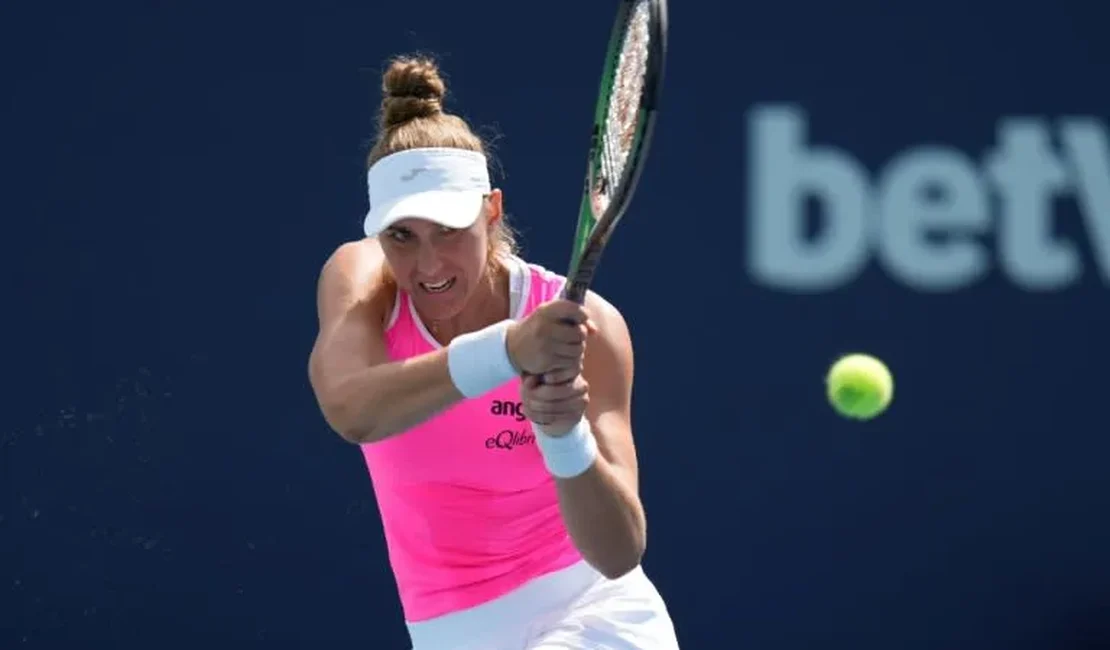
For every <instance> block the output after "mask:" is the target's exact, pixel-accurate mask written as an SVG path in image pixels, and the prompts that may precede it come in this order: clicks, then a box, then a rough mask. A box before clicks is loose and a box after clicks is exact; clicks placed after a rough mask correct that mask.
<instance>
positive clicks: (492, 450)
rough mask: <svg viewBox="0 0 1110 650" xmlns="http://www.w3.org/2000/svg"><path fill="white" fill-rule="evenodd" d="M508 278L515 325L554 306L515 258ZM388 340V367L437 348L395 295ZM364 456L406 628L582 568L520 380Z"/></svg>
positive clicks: (546, 280) (549, 283)
mask: <svg viewBox="0 0 1110 650" xmlns="http://www.w3.org/2000/svg"><path fill="white" fill-rule="evenodd" d="M509 268H510V272H511V273H510V310H511V311H510V313H511V314H512V315H513V318H515V319H519V318H521V317H523V316H525V315H527V314H529V313H531V312H532V310H534V309H535V308H536V307H537V306H539V305H540V304H542V303H544V302H547V301H549V300H551V299H553V298H556V297H557V296H558V294H559V291H560V290H561V289H562V287H563V283H564V281H565V279H564V278H563V277H562V276H559V275H556V274H554V273H551V272H550V271H547V270H546V269H543V268H541V267H539V266H536V265H532V264H526V263H525V262H523V261H522V260H519V259H517V258H512V260H511V261H510V263H509ZM385 341H386V346H387V348H388V350H389V354H390V356H391V358H392V359H393V360H399V359H405V358H408V357H413V356H416V355H420V354H424V353H427V352H431V351H433V350H435V349H437V348H440V347H441V346H440V344H439V343H438V342H436V340H435V339H434V338H433V337H432V335H431V334H430V333H429V332H428V330H427V329H425V327H424V324H423V323H422V322H421V321H420V318H419V316H418V315H417V313H416V310H415V309H414V308H413V307H412V302H411V301H410V300H409V298H408V296H407V295H405V294H404V293H403V292H400V293H398V296H397V300H396V301H395V305H394V309H393V314H392V315H391V317H390V322H389V324H388V327H387V328H386V333H385ZM362 452H363V456H364V457H365V459H366V465H367V468H368V470H369V472H370V479H371V482H372V484H373V488H374V493H375V496H376V498H377V502H378V509H379V511H380V512H381V516H382V528H383V530H384V532H385V539H386V546H387V548H388V551H389V560H390V564H391V565H392V567H393V574H394V577H395V579H396V582H397V588H398V591H399V594H400V599H401V606H402V608H403V610H404V614H405V619H406V620H408V621H410V622H417V621H423V620H427V619H430V618H434V617H437V616H440V615H443V614H447V613H450V612H454V611H458V610H461V609H466V608H468V607H472V606H475V605H479V604H481V603H484V602H486V601H489V600H492V599H494V598H497V597H498V596H501V595H503V594H505V593H508V592H510V591H512V590H513V589H515V588H517V587H519V586H520V585H522V584H523V583H525V582H527V581H528V580H531V579H532V578H535V577H538V576H541V575H545V574H547V573H550V572H552V571H557V570H559V569H562V568H565V567H567V566H570V565H571V564H574V563H575V562H577V561H579V560H580V559H581V555H579V553H578V551H577V549H576V548H575V546H574V544H573V542H572V541H571V539H570V536H569V534H568V533H567V530H566V528H565V526H564V524H563V519H562V515H561V513H560V512H559V502H558V498H557V494H556V491H555V482H554V479H553V478H552V477H551V475H550V474H549V473H548V472H547V470H546V468H545V467H544V464H543V459H542V458H541V456H540V452H539V450H538V449H537V448H536V442H535V437H534V435H533V433H532V426H531V423H530V422H528V421H527V419H526V418H525V417H524V414H523V413H522V412H521V410H520V380H519V379H514V380H512V381H510V382H509V383H507V384H504V385H503V386H501V387H499V388H497V389H495V390H493V391H491V392H489V393H487V394H485V395H483V396H482V397H479V398H475V399H466V400H463V401H461V402H459V403H457V404H456V405H455V406H454V407H452V408H450V409H448V410H446V411H444V412H442V413H440V414H439V415H438V416H435V417H433V418H431V419H429V420H427V421H425V422H424V423H423V424H420V425H417V426H416V427H413V428H412V429H409V430H408V431H406V432H404V433H401V434H398V435H395V436H393V437H391V438H388V439H386V440H383V441H380V442H376V443H371V444H366V445H362Z"/></svg>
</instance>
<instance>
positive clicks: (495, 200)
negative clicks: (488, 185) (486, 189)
mask: <svg viewBox="0 0 1110 650" xmlns="http://www.w3.org/2000/svg"><path fill="white" fill-rule="evenodd" d="M501 200H502V196H501V190H499V189H493V190H490V193H489V195H488V196H486V223H487V224H488V225H489V226H490V227H491V228H492V227H493V226H496V225H497V224H498V222H500V221H501V219H502V218H503V217H504V216H505V211H504V206H503V205H502V203H501Z"/></svg>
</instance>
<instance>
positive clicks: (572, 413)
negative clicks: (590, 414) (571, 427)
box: [526, 397, 588, 424]
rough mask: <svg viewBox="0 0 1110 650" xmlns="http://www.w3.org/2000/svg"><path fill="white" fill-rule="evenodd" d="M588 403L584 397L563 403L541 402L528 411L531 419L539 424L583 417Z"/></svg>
mask: <svg viewBox="0 0 1110 650" xmlns="http://www.w3.org/2000/svg"><path fill="white" fill-rule="evenodd" d="M587 405H588V401H587V400H586V399H585V398H584V397H579V398H576V399H572V400H565V401H562V402H539V403H536V404H533V405H532V406H531V407H529V408H528V409H526V411H527V413H528V414H529V419H530V420H532V421H533V422H535V423H537V424H545V423H548V422H554V421H558V420H572V419H576V418H580V417H582V414H583V413H585V411H586V406H587Z"/></svg>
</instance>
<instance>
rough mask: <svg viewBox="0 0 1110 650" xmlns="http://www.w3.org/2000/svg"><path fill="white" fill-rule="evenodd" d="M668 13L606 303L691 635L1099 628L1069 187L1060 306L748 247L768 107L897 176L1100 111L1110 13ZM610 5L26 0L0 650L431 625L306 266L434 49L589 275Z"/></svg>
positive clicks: (1103, 310)
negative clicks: (651, 123) (1008, 124)
mask: <svg viewBox="0 0 1110 650" xmlns="http://www.w3.org/2000/svg"><path fill="white" fill-rule="evenodd" d="M672 4H673V6H672V7H671V20H672V32H671V59H670V61H669V67H668V73H667V79H666V88H665V96H664V102H663V113H662V116H661V119H660V123H659V128H658V132H657V134H658V135H657V139H656V142H655V144H654V147H653V150H652V157H651V159H650V164H649V167H648V170H647V172H646V175H645V177H644V179H643V181H642V187H641V190H640V193H639V194H638V195H637V196H636V199H635V202H634V204H633V208H632V212H631V213H630V215H629V216H628V217H627V220H626V221H625V222H624V225H622V227H621V231H620V232H619V233H618V235H617V237H616V238H615V239H614V241H613V244H612V246H611V250H610V251H609V252H607V253H606V259H605V262H604V265H603V267H602V270H601V274H600V277H599V279H598V281H597V285H596V288H597V289H598V290H599V291H600V292H602V293H603V294H605V295H606V296H607V297H609V298H610V299H611V300H612V301H613V302H615V303H616V304H617V305H618V306H619V307H620V308H621V309H622V310H623V312H624V314H625V315H626V317H627V319H628V321H629V323H630V326H631V330H632V335H633V337H634V340H635V343H636V349H637V370H638V373H637V383H636V395H635V418H636V422H637V425H638V426H637V427H636V434H637V438H638V445H639V452H640V458H641V464H642V473H643V495H644V498H645V500H646V505H647V509H648V513H649V522H650V524H649V529H650V541H649V550H648V556H647V558H646V567H647V570H648V571H649V573H650V575H651V576H652V577H653V578H654V580H655V581H656V583H657V584H658V586H659V588H660V590H661V591H662V592H663V593H664V595H665V596H666V597H667V599H668V601H669V603H670V607H671V609H672V612H673V615H674V618H675V621H676V624H677V626H678V631H679V637H680V640H681V641H682V643H683V647H684V648H692V649H702V648H726V647H727V648H749V647H750V648H764V649H770V648H782V649H795V648H799V649H800V648H810V647H817V646H821V647H830V646H843V647H851V648H855V649H857V650H863V649H871V648H874V649H879V648H883V649H886V648H903V649H907V650H908V649H917V648H921V649H930V650H951V649H953V648H977V649H980V648H982V649H985V648H1000V649H1001V648H1007V649H1012V648H1067V647H1096V646H1097V647H1104V646H1100V645H1099V643H1100V642H1106V643H1107V644H1110V618H1108V616H1110V548H1108V542H1110V526H1108V525H1107V523H1106V522H1107V513H1108V509H1110V490H1108V488H1110V481H1108V480H1107V476H1106V466H1107V463H1106V457H1107V452H1108V451H1110V444H1108V443H1107V442H1106V441H1105V437H1106V431H1107V425H1106V420H1105V418H1104V416H1103V414H1104V412H1105V399H1106V389H1105V386H1106V383H1105V377H1106V374H1105V370H1104V367H1105V365H1106V362H1107V356H1108V353H1110V343H1108V341H1107V336H1106V332H1107V331H1108V327H1110V308H1108V307H1107V288H1108V282H1107V279H1106V278H1107V277H1108V274H1107V273H1105V272H1103V273H1102V274H1101V275H1100V273H1099V272H1098V271H1097V269H1098V266H1097V264H1096V258H1097V255H1096V254H1095V251H1094V250H1093V248H1092V239H1093V237H1092V236H1090V233H1089V230H1088V229H1087V228H1085V227H1084V225H1083V223H1084V222H1083V221H1082V220H1081V218H1080V217H1081V214H1080V212H1079V211H1078V210H1077V209H1076V207H1075V203H1074V201H1069V200H1063V201H1061V202H1059V204H1058V205H1057V206H1056V216H1057V220H1056V226H1055V227H1056V229H1057V230H1058V231H1059V233H1061V235H1062V236H1065V237H1068V238H1070V240H1071V241H1072V242H1074V244H1075V245H1076V246H1078V250H1079V252H1080V254H1081V258H1082V261H1083V265H1084V269H1085V272H1084V274H1083V275H1082V277H1081V278H1080V280H1079V281H1078V282H1076V283H1075V284H1072V285H1070V286H1066V287H1061V288H1059V289H1055V290H1046V291H1030V290H1027V289H1023V288H1022V287H1021V286H1018V285H1017V284H1015V283H1014V282H1013V281H1011V280H1010V279H1008V278H1007V277H1006V276H1005V275H1004V274H1001V273H998V272H996V271H995V270H992V272H991V274H990V275H989V277H988V278H986V279H985V280H983V281H981V282H978V283H976V284H974V285H972V286H969V287H966V288H962V289H957V290H952V291H937V292H924V291H921V290H918V289H915V288H913V287H910V286H907V285H906V284H905V283H902V282H899V280H898V279H897V277H896V276H895V275H893V274H892V273H890V272H889V271H888V270H887V269H885V268H884V267H883V266H882V265H881V264H879V263H878V262H872V263H871V264H869V265H868V266H867V267H866V269H865V270H864V271H863V272H862V274H861V275H859V276H858V277H856V278H854V279H853V280H852V281H850V282H847V283H845V284H843V285H841V286H838V287H834V288H830V289H829V290H826V291H808V292H807V291H790V290H786V289H782V288H776V287H768V286H765V285H763V284H761V283H760V282H758V281H757V278H755V276H754V275H753V274H752V273H751V267H750V265H749V263H748V260H749V258H750V249H749V247H748V242H749V240H748V237H747V235H748V232H749V231H748V227H747V224H748V223H749V220H750V215H749V213H748V208H747V205H748V203H747V201H748V199H747V195H748V193H747V188H748V180H747V179H748V173H749V171H751V170H750V169H749V162H750V160H749V150H748V144H749V133H748V130H747V129H748V116H749V115H750V111H751V110H752V109H753V108H755V107H757V106H765V105H778V104H783V105H791V106H795V107H797V108H799V109H801V110H804V111H805V113H806V115H807V116H808V119H809V131H810V134H809V137H810V138H811V140H812V141H814V142H816V143H820V144H823V145H829V146H836V147H838V148H840V149H842V150H843V151H846V152H850V153H851V155H853V156H855V157H856V158H857V159H858V160H859V161H860V163H861V164H863V165H865V166H866V167H867V169H868V170H869V171H870V172H871V173H872V174H877V173H878V171H879V170H880V168H882V167H883V166H884V165H886V164H887V162H888V161H889V160H891V159H892V158H894V156H895V155H897V154H898V153H899V152H901V151H904V150H906V149H909V148H912V147H916V146H919V145H923V144H931V145H937V146H944V147H949V148H952V149H954V150H958V151H961V152H964V153H966V155H967V156H969V157H970V158H971V159H973V160H975V161H981V159H982V157H983V155H985V153H986V152H987V151H988V150H989V149H990V148H991V147H993V146H994V143H995V142H996V135H997V134H996V127H997V125H998V123H999V120H1000V119H1002V118H1004V117H1009V116H1026V117H1032V118H1043V119H1045V120H1046V124H1049V125H1053V124H1056V123H1057V121H1058V120H1059V119H1060V118H1063V117H1067V116H1073V115H1079V116H1088V117H1094V118H1095V119H1096V120H1097V121H1098V124H1101V125H1102V127H1103V128H1105V125H1106V120H1107V117H1108V109H1107V102H1108V101H1110V91H1108V90H1107V86H1106V80H1107V79H1108V78H1110V74H1108V73H1110V46H1108V45H1107V42H1106V40H1105V33H1104V31H1105V30H1104V26H1105V24H1106V16H1105V15H1104V14H1105V10H1104V9H1102V8H1100V7H1099V6H1098V4H1097V3H1094V2H1091V3H1087V4H1080V3H1078V2H1076V3H1071V4H1069V3H1059V4H1048V3H1034V2H1031V1H1022V2H1016V3H1015V2H1002V1H1001V0H998V1H993V0H979V1H975V2H967V3H958V2H955V1H954V0H942V1H936V2H930V3H891V2H878V1H869V0H849V1H845V2H836V3H825V2H816V1H805V2H783V3H778V4H776V3H724V2H711V1H710V0H687V1H686V2H673V3H672ZM602 5H606V3H598V2H597V1H596V0H566V1H564V2H561V3H556V4H551V3H548V4H543V3H528V2H524V3H522V2H510V1H507V0H488V1H487V2H484V3H480V4H476V3H457V2H445V1H438V0H434V1H430V2H427V3H422V4H421V3H416V4H414V3H368V2H363V3H357V4H355V3H352V4H343V3H317V4H310V3H266V4H255V5H247V4H238V3H197V2H194V3H138V2H131V3H126V2H116V3H109V4H104V3H100V4H89V3H76V2H65V3H35V4H31V3H9V4H8V5H6V6H5V8H4V9H2V10H0V36H2V38H0V48H2V49H0V54H2V55H3V56H2V60H3V70H4V74H3V85H2V88H3V91H2V94H0V100H2V101H0V124H2V128H3V138H2V140H0V142H2V143H3V150H4V151H3V160H4V171H3V176H2V177H3V192H2V199H0V200H2V203H0V205H2V208H0V211H2V214H3V228H4V233H3V235H2V237H0V242H2V247H3V250H2V258H3V264H4V267H5V271H6V272H5V273H3V274H2V276H0V277H3V278H4V308H3V312H2V313H3V319H2V321H3V323H4V325H3V326H4V332H5V334H4V339H5V341H6V342H7V345H6V346H5V359H6V366H7V367H6V372H5V375H6V379H5V381H4V392H3V395H4V398H3V419H2V420H0V476H2V480H3V483H2V485H3V491H2V496H3V499H2V500H0V558H2V560H0V594H2V596H0V629H2V633H0V634H2V636H0V646H3V647H15V646H16V645H17V644H18V643H19V642H20V641H26V642H34V641H37V640H46V639H54V640H63V639H69V640H83V641H89V640H93V639H101V640H106V639H113V640H115V645H114V647H121V648H122V647H140V644H142V646H143V647H146V646H149V645H151V644H156V645H166V644H173V643H174V642H179V641H180V642H184V641H190V640H210V641H224V640H246V639H269V640H285V641H298V642H303V643H306V644H307V643H310V642H315V641H334V642H337V643H335V644H334V645H335V646H336V647H339V646H340V645H342V647H367V648H403V647H407V646H406V645H405V642H406V637H405V634H404V629H403V626H402V622H401V616H400V609H399V606H398V605H397V602H396V595H395V591H394V585H393V582H392V577H391V575H390V573H389V569H388V564H387V561H386V557H385V553H384V547H383V543H382V537H381V529H380V525H379V523H378V520H377V511H376V507H375V504H374V501H373V498H372V494H371V491H370V485H369V480H368V478H367V477H366V474H365V470H364V468H363V465H362V459H361V458H360V457H359V454H358V452H357V450H356V449H355V448H354V447H351V446H349V445H347V444H345V443H343V442H341V441H340V440H339V438H338V437H337V436H335V435H334V434H333V433H331V432H330V431H329V430H328V429H327V427H326V426H325V423H324V422H323V420H322V418H321V416H320V414H319V412H318V411H317V409H316V406H315V402H314V400H313V397H312V394H311V391H310V388H309V385H308V382H307V373H306V363H307V355H308V352H309V349H310V347H311V345H312V341H313V337H314V335H315V311H314V289H315V281H316V277H317V273H318V270H319V268H320V266H321V264H322V263H323V261H324V260H325V259H326V257H327V256H328V254H329V253H330V252H331V251H332V250H333V249H334V247H335V246H336V245H337V244H338V243H340V242H341V241H344V240H347V239H350V238H355V237H358V236H360V235H361V230H360V223H361V218H362V215H363V212H364V210H365V206H366V199H365V194H364V185H363V175H364V166H363V159H364V155H365V152H366V150H367V147H368V145H369V143H370V142H371V139H372V137H373V133H374V125H375V111H376V109H377V103H378V99H379V97H378V85H379V83H380V81H379V79H380V72H381V70H382V66H383V64H384V62H385V61H386V59H387V58H388V57H390V56H391V55H393V54H396V53H400V52H410V51H414V50H422V51H427V52H430V53H433V54H435V55H437V57H438V58H439V59H440V61H441V64H442V65H443V66H444V68H445V70H446V72H447V73H448V75H449V83H450V89H451V92H452V94H451V97H450V104H449V109H451V110H453V111H456V112H459V113H461V114H462V115H464V116H465V117H467V118H468V119H470V120H472V122H473V123H474V124H475V126H477V127H480V128H482V133H483V134H485V135H486V136H488V137H490V138H491V139H492V141H493V143H494V147H495V152H496V156H497V160H498V163H499V165H500V167H499V169H501V170H502V171H503V172H504V173H502V174H500V175H499V177H498V183H499V184H500V185H501V186H502V187H503V188H504V190H505V193H506V204H507V208H508V210H509V211H510V214H511V215H512V217H513V218H514V219H515V224H516V225H517V226H518V227H519V228H520V229H521V230H522V231H523V235H524V240H525V245H526V249H525V250H526V254H527V256H528V257H529V258H530V259H532V260H534V261H536V262H538V263H541V264H544V265H546V266H548V267H550V268H554V269H557V270H560V271H561V270H563V269H564V268H565V266H566V263H567V259H568V251H569V246H570V241H571V237H572V234H573V233H572V229H573V217H574V214H575V211H576V209H577V205H578V199H579V191H580V187H581V177H582V173H583V171H584V160H583V151H584V146H585V144H586V135H587V131H588V126H589V119H590V116H591V111H592V102H593V97H594V94H595V91H596V82H597V75H598V74H599V65H600V55H601V53H602V50H603V47H604V42H605V38H606V36H607V33H608V29H609V20H610V15H611V10H610V9H608V8H606V7H605V6H602ZM898 216H899V215H885V216H884V218H888V219H896V218H898ZM1087 218H1088V219H1089V220H1090V219H1092V218H1093V217H1091V216H1090V215H1088V216H1087ZM1104 226H1110V223H1107V224H1104ZM991 232H993V230H992V231H990V232H988V233H987V234H984V235H982V236H981V237H979V239H980V240H981V241H982V242H983V243H984V246H985V248H986V250H988V251H993V250H995V245H994V241H995V239H994V236H993V235H992V234H991ZM991 255H992V257H991V260H992V269H993V268H994V262H993V260H994V256H993V253H992V254H991ZM671 281H673V282H676V283H677V284H676V285H674V286H675V287H676V288H674V289H665V288H664V286H663V284H662V283H663V282H671ZM854 350H864V351H868V352H872V353H874V354H877V355H879V356H881V357H882V358H884V359H885V360H886V361H887V362H888V363H889V364H890V366H891V368H892V369H893V371H894V373H895V375H896V379H897V382H898V383H897V396H896V400H895V403H894V406H893V407H892V409H891V410H890V411H889V412H888V413H887V414H885V415H884V416H883V417H882V418H880V419H878V420H875V421H873V422H870V423H866V424H857V423H849V422H846V421H844V420H841V419H839V418H837V417H836V416H835V415H834V414H833V413H832V412H831V410H830V409H829V408H828V407H827V405H826V403H825V402H824V397H823V384H822V376H823V373H824V371H825V369H826V368H827V366H828V364H829V363H830V362H831V361H832V360H833V359H834V358H835V357H836V356H837V355H838V354H840V353H842V352H847V351H854ZM338 642H343V643H338Z"/></svg>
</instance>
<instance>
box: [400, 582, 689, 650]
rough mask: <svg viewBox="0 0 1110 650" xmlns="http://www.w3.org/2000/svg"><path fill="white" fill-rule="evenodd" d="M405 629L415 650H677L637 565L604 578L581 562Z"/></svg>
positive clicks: (664, 612)
mask: <svg viewBox="0 0 1110 650" xmlns="http://www.w3.org/2000/svg"><path fill="white" fill-rule="evenodd" d="M408 630H409V637H410V638H411V640H412V650H581V649H583V648H590V649H593V650H678V640H677V638H676V637H675V630H674V625H673V623H672V622H671V617H670V614H669V613H668V612H667V607H666V605H665V604H664V602H663V598H662V597H661V596H660V595H659V592H658V591H657V590H656V589H655V585H653V584H652V582H651V580H649V579H648V577H647V575H645V574H644V571H643V569H642V568H640V567H637V568H636V569H635V570H633V571H631V572H629V573H627V574H626V575H624V576H622V577H620V578H618V579H617V580H609V579H607V578H606V577H605V576H603V575H601V574H600V573H598V572H597V571H596V570H595V569H594V568H593V567H591V566H590V565H589V564H587V563H586V562H585V561H580V562H578V563H577V564H573V565H571V566H569V567H567V568H565V569H562V570H560V571H556V572H554V573H550V574H548V575H545V576H541V577H539V578H536V579H534V580H532V581H530V582H528V583H526V584H524V585H523V586H521V587H519V588H518V589H516V590H515V591H512V592H510V593H508V594H506V595H504V596H501V597H500V598H497V599H495V600H492V601H490V602H488V603H484V604H482V605H478V606H476V607H472V608H470V609H466V610H462V611H459V612H454V613H451V614H446V615H444V616H440V617H438V618H434V619H431V620H428V621H421V622H419V623H408Z"/></svg>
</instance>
